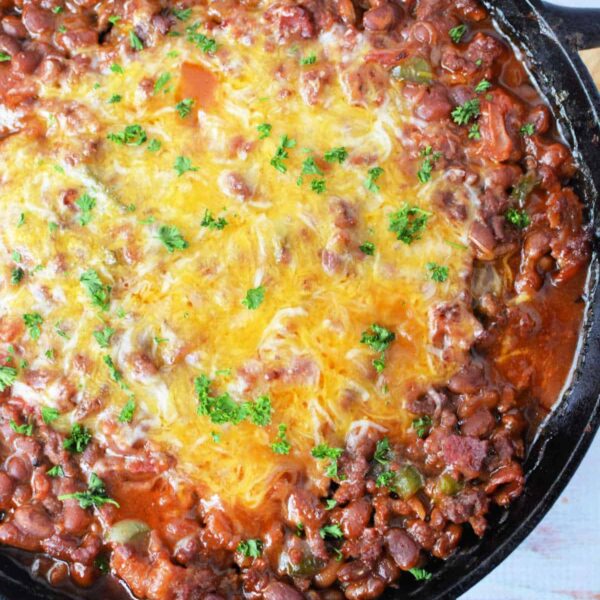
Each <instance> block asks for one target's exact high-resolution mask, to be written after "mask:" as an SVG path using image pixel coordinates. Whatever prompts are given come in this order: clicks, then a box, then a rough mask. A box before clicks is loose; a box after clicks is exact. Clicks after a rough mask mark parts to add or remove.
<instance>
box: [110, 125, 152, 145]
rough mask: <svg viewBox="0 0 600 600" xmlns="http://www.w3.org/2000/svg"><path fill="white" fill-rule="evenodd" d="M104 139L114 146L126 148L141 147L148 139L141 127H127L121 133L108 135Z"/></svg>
mask: <svg viewBox="0 0 600 600" xmlns="http://www.w3.org/2000/svg"><path fill="white" fill-rule="evenodd" d="M106 137H107V138H108V139H109V140H110V141H111V142H114V143H115V144H121V145H126V146H141V145H142V144H143V143H144V142H145V141H146V140H147V139H148V136H147V135H146V132H145V131H144V128H143V127H142V126H141V125H127V126H126V127H125V129H123V131H119V132H118V133H109V134H108V135H107V136H106Z"/></svg>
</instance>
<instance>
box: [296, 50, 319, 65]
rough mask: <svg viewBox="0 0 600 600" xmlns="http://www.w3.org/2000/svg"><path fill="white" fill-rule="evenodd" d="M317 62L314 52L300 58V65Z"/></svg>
mask: <svg viewBox="0 0 600 600" xmlns="http://www.w3.org/2000/svg"><path fill="white" fill-rule="evenodd" d="M316 62H317V55H316V54H315V53H314V52H311V53H310V54H307V55H306V56H303V57H302V58H300V64H301V65H314V64H315V63H316Z"/></svg>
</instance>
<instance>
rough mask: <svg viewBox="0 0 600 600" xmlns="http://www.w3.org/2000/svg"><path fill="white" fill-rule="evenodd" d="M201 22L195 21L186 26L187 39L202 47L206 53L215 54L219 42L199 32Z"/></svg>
mask: <svg viewBox="0 0 600 600" xmlns="http://www.w3.org/2000/svg"><path fill="white" fill-rule="evenodd" d="M199 27H200V23H195V24H194V25H190V26H189V27H187V28H186V30H185V33H186V39H187V41H188V42H191V43H192V44H194V46H196V47H197V48H200V50H202V52H204V53H206V54H214V53H215V52H216V51H217V42H216V40H213V39H212V38H209V37H206V36H205V35H204V34H202V33H198V28H199Z"/></svg>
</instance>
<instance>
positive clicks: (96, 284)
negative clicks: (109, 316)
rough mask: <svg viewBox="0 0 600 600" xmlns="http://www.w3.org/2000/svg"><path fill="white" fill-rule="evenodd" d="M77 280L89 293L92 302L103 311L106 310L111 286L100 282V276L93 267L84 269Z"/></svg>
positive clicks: (108, 304)
mask: <svg viewBox="0 0 600 600" xmlns="http://www.w3.org/2000/svg"><path fill="white" fill-rule="evenodd" d="M79 281H80V282H81V284H82V285H83V287H85V289H86V290H87V293H88V294H89V295H90V297H91V299H92V304H93V305H94V306H97V307H98V308H100V309H102V310H103V311H107V310H108V307H109V306H110V291H111V289H112V288H111V287H110V286H109V285H105V284H103V283H102V280H101V279H100V276H99V275H98V273H97V272H96V271H94V269H88V270H87V271H85V272H84V273H83V274H82V275H81V277H80V278H79Z"/></svg>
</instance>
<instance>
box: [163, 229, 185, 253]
mask: <svg viewBox="0 0 600 600" xmlns="http://www.w3.org/2000/svg"><path fill="white" fill-rule="evenodd" d="M158 239H159V240H160V241H161V242H162V243H163V244H164V245H165V247H166V248H167V250H168V251H169V252H171V253H172V252H174V251H175V250H185V249H186V248H187V247H188V246H189V244H188V243H187V242H186V241H185V240H184V239H183V236H182V235H181V233H180V231H179V229H177V227H174V226H172V225H162V226H161V227H160V228H159V230H158Z"/></svg>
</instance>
